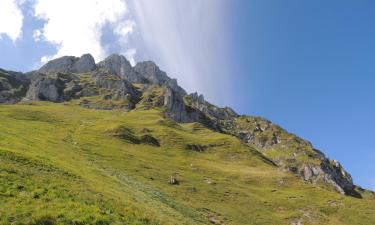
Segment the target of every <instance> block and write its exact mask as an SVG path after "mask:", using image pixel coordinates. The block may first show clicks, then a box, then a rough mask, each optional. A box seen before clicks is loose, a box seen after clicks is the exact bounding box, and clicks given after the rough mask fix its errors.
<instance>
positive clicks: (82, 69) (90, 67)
mask: <svg viewBox="0 0 375 225" xmlns="http://www.w3.org/2000/svg"><path fill="white" fill-rule="evenodd" d="M95 69H96V64H95V60H94V58H93V57H92V55H90V54H85V55H82V56H81V58H79V59H78V60H77V61H76V62H75V63H74V64H73V68H72V72H73V73H87V72H90V71H94V70H95Z"/></svg>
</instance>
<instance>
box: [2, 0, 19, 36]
mask: <svg viewBox="0 0 375 225" xmlns="http://www.w3.org/2000/svg"><path fill="white" fill-rule="evenodd" d="M22 3H23V1H19V0H1V1H0V39H1V38H2V35H6V36H8V37H9V38H10V39H12V40H13V41H16V40H17V39H18V38H20V37H21V34H22V24H23V23H22V21H23V15H22V11H21V9H20V7H19V5H20V4H22Z"/></svg>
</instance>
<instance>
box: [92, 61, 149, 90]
mask: <svg viewBox="0 0 375 225" xmlns="http://www.w3.org/2000/svg"><path fill="white" fill-rule="evenodd" d="M98 67H99V68H103V69H105V70H107V71H108V72H110V73H112V74H114V75H118V76H120V77H121V78H124V79H126V80H128V81H129V82H131V83H145V82H146V79H145V78H144V76H142V75H140V74H138V73H136V71H135V70H134V69H133V67H132V66H131V64H130V62H129V61H128V60H127V59H126V58H125V57H124V56H123V55H118V54H112V55H110V56H108V57H107V58H106V59H104V60H103V61H101V62H99V63H98Z"/></svg>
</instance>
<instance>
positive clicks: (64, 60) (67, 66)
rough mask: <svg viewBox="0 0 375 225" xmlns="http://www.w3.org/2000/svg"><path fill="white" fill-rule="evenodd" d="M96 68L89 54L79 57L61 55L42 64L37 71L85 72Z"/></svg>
mask: <svg viewBox="0 0 375 225" xmlns="http://www.w3.org/2000/svg"><path fill="white" fill-rule="evenodd" d="M95 69H96V65H95V60H94V58H93V57H92V56H91V55H90V54H85V55H82V56H81V57H75V56H63V57H60V58H57V59H53V60H51V61H49V62H48V63H46V64H45V65H44V66H42V67H41V68H40V69H39V70H38V72H40V73H44V74H52V73H86V72H89V71H93V70H95Z"/></svg>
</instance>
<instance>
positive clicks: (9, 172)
mask: <svg viewBox="0 0 375 225" xmlns="http://www.w3.org/2000/svg"><path fill="white" fill-rule="evenodd" d="M0 103H2V105H1V106H0V116H1V118H2V123H1V124H0V131H1V132H0V133H1V134H0V162H2V163H1V164H0V181H1V182H0V183H1V184H0V197H1V198H0V203H1V205H4V206H7V207H4V208H3V209H0V218H1V219H0V224H95V223H96V224H124V223H125V224H207V223H211V224H276V223H281V224H374V223H375V216H374V215H375V214H374V211H375V204H374V203H375V194H374V193H373V192H371V191H368V190H364V189H362V188H360V187H358V186H356V185H355V184H353V181H352V178H351V176H350V174H349V173H348V172H347V171H346V170H345V169H344V168H343V167H342V166H341V165H340V163H339V162H338V161H336V160H330V159H328V158H327V157H326V156H325V155H324V154H323V153H322V152H321V151H319V150H317V149H315V148H314V147H313V145H312V144H311V143H310V142H308V141H306V140H304V139H302V138H300V137H298V136H296V135H294V134H291V133H289V132H287V131H286V130H285V129H283V128H281V127H280V126H278V125H277V124H274V123H272V122H270V121H268V120H266V119H264V118H261V117H254V116H247V115H238V114H237V113H236V112H235V111H234V110H233V109H231V108H229V107H224V108H221V107H217V106H215V105H213V104H211V103H209V102H208V101H206V100H205V99H204V96H203V95H198V94H197V93H192V94H187V93H186V91H185V90H184V89H183V88H182V87H180V86H179V85H178V83H177V81H176V80H175V79H171V78H170V77H168V76H167V74H166V73H165V72H164V71H162V70H160V68H159V67H158V66H157V65H156V64H155V63H153V62H151V61H146V62H140V63H137V65H135V66H134V67H132V66H131V65H130V63H129V61H128V60H127V59H126V58H125V57H124V56H121V55H116V54H114V55H111V56H109V57H107V58H106V59H104V60H103V61H102V62H99V63H97V64H96V63H95V60H94V58H93V57H92V56H91V55H89V54H85V55H83V56H81V57H73V56H64V57H61V58H58V59H54V60H52V61H50V62H48V63H47V64H46V65H44V66H42V67H41V68H40V69H39V70H37V71H31V72H28V73H25V74H23V73H18V72H12V71H6V70H0Z"/></svg>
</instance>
